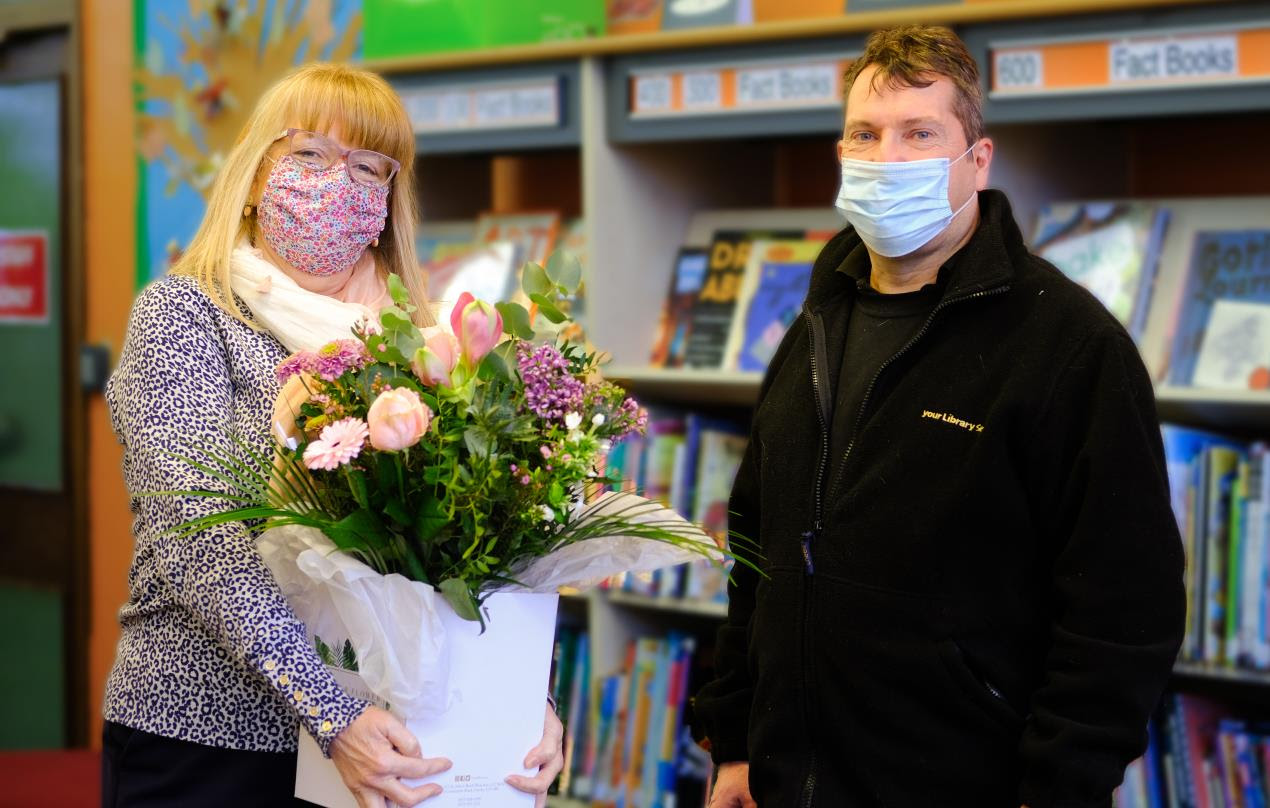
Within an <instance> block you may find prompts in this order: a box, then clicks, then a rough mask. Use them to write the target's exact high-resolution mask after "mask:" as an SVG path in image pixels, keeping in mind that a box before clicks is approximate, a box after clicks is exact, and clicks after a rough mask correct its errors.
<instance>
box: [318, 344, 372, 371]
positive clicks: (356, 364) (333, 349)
mask: <svg viewBox="0 0 1270 808" xmlns="http://www.w3.org/2000/svg"><path fill="white" fill-rule="evenodd" d="M368 364H370V354H368V353H367V352H366V346H365V345H363V344H362V342H361V340H356V339H337V340H335V342H328V343H327V344H326V345H323V346H322V347H321V349H319V350H318V352H317V356H316V358H315V361H314V364H313V372H315V373H317V375H319V376H321V377H322V378H323V379H325V380H326V381H328V382H333V381H335V380H336V379H338V378H339V377H340V376H343V375H344V373H345V372H347V371H350V370H361V369H362V368H364V367H366V365H368Z"/></svg>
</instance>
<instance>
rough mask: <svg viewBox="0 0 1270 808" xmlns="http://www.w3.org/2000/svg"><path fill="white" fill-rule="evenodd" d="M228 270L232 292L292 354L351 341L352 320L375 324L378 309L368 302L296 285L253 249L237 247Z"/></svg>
mask: <svg viewBox="0 0 1270 808" xmlns="http://www.w3.org/2000/svg"><path fill="white" fill-rule="evenodd" d="M372 271H374V270H373V269H372ZM229 272H230V286H231V288H232V289H233V290H234V294H236V295H238V297H240V298H242V301H243V302H244V303H246V304H247V308H249V309H251V313H252V316H254V317H255V319H256V321H257V322H258V323H260V325H262V326H264V327H265V328H267V329H268V330H269V332H270V333H271V334H273V335H274V336H275V337H277V339H278V341H279V342H281V343H282V344H283V346H284V347H285V348H286V349H287V350H288V351H290V352H292V353H295V352H296V351H316V350H317V349H318V348H321V347H322V346H323V345H325V344H326V343H328V342H332V341H334V340H337V339H351V338H352V337H353V334H352V328H353V326H354V325H355V324H356V323H357V322H358V321H360V320H368V321H370V322H375V321H376V319H377V317H378V315H379V311H378V309H374V308H371V307H370V306H365V305H363V304H361V303H346V302H344V301H342V300H337V299H335V298H333V297H331V296H329V295H324V294H320V293H318V292H310V291H308V290H307V289H304V288H302V287H301V286H300V285H299V284H298V283H296V282H295V281H293V280H292V279H291V278H290V277H288V276H287V275H286V273H284V272H283V271H282V270H280V269H278V268H277V267H276V266H274V265H273V264H271V263H269V262H268V261H266V260H265V259H264V258H263V257H262V256H261V254H260V251H259V250H257V249H255V248H253V247H249V246H246V245H243V246H239V247H238V248H236V249H235V250H234V252H233V254H232V255H231V257H230V261H229Z"/></svg>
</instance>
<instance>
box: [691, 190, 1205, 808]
mask: <svg viewBox="0 0 1270 808" xmlns="http://www.w3.org/2000/svg"><path fill="white" fill-rule="evenodd" d="M979 204H980V210H981V221H980V224H979V227H978V229H977V230H976V232H975V234H974V235H973V236H972V237H971V240H970V241H969V242H968V243H967V244H966V246H965V247H964V248H963V249H962V250H961V251H960V253H959V254H958V255H957V256H955V258H954V259H953V260H952V261H950V262H949V264H948V265H946V267H945V269H944V271H943V273H942V276H941V287H942V297H941V299H940V302H939V303H938V304H937V305H936V306H935V308H934V310H933V312H932V313H931V315H930V317H929V319H928V320H927V322H926V324H925V325H924V327H922V328H921V329H920V330H919V331H918V333H917V336H916V337H915V338H914V339H913V341H911V342H910V343H909V344H908V345H907V347H906V348H905V349H903V350H901V351H900V352H899V353H898V354H896V355H895V356H894V357H892V359H891V360H890V361H889V362H888V363H887V364H885V365H884V366H883V368H882V369H881V370H880V371H879V372H878V375H877V376H876V378H875V379H874V381H873V384H872V387H871V388H870V391H869V393H868V394H867V396H866V399H865V401H864V402H863V404H862V406H861V412H860V415H859V418H858V419H857V420H856V428H855V430H854V433H853V435H852V438H851V439H850V445H849V448H848V449H847V451H846V453H845V455H843V456H840V457H829V456H828V454H829V451H828V440H827V435H826V431H827V424H830V423H832V412H831V407H832V406H833V402H834V400H835V396H834V391H833V390H832V389H831V388H832V383H833V379H832V376H831V373H830V368H831V367H832V366H833V363H834V362H835V361H836V358H837V357H839V356H841V352H842V350H843V342H844V341H845V323H844V322H843V321H844V319H845V317H844V312H845V311H847V310H848V309H847V307H848V306H849V305H850V299H849V296H850V295H852V294H854V293H855V291H854V283H853V282H852V279H851V278H850V277H848V276H847V275H846V274H845V273H843V272H838V271H837V269H838V268H839V267H840V266H842V265H843V263H844V261H846V260H847V259H848V256H850V255H851V254H852V252H853V251H856V250H860V249H862V245H861V242H860V239H859V237H858V236H857V235H856V234H855V232H854V231H853V230H852V229H851V228H847V229H846V230H844V231H843V232H842V233H840V234H838V236H836V237H835V238H834V239H833V240H832V241H831V242H830V243H829V244H828V246H827V247H826V248H825V250H824V251H823V252H822V253H821V255H820V257H819V258H818V259H817V262H816V266H815V269H814V270H813V273H812V283H811V289H810V291H809V293H808V296H807V302H806V306H805V308H804V316H803V318H802V319H801V320H799V321H798V322H796V323H795V324H794V326H793V327H792V328H791V329H790V332H789V334H788V335H787V336H786V338H785V341H784V343H783V344H782V346H781V348H780V350H779V351H778V353H777V355H776V356H775V357H774V359H773V361H772V363H771V366H770V367H769V370H768V373H767V377H766V378H765V380H764V382H763V388H762V394H761V398H760V403H759V405H758V408H757V410H756V412H755V416H754V424H753V430H752V435H751V439H750V445H749V449H748V451H747V453H746V455H745V459H744V461H743V462H742V464H741V468H740V471H739V473H738V476H737V481H736V484H735V487H734V489H733V492H732V498H731V503H730V510H731V511H732V513H733V517H732V523H731V525H730V528H731V529H732V530H733V531H736V532H737V533H739V534H741V535H743V536H746V537H749V538H751V539H754V540H756V541H758V542H759V543H760V544H761V547H762V553H763V556H764V558H763V560H762V562H761V565H760V566H761V567H762V569H763V570H764V572H765V576H764V577H760V576H758V575H756V574H754V573H752V572H750V571H748V570H747V569H745V568H744V567H742V566H739V565H738V567H737V568H736V570H735V572H734V576H735V580H734V583H733V585H732V587H731V588H730V590H729V594H730V596H731V604H730V607H729V614H728V620H727V623H726V624H725V626H724V627H723V628H722V629H721V630H720V633H719V642H718V646H717V656H716V679H715V680H714V681H713V682H711V683H710V684H708V685H707V686H706V687H705V688H704V689H703V690H702V691H701V693H700V694H699V695H698V696H697V697H696V699H695V700H694V714H695V717H696V718H695V720H696V721H697V722H698V728H699V729H700V730H703V731H704V733H705V735H706V736H707V737H708V738H709V740H710V742H711V746H712V753H713V756H714V758H715V760H716V762H719V763H724V762H728V761H748V762H749V764H750V787H751V792H752V794H753V796H754V798H755V799H756V800H757V801H758V804H759V805H760V806H761V807H762V808H784V806H798V807H799V808H809V807H810V806H820V807H821V808H841V807H843V806H891V807H892V808H909V807H910V806H912V807H913V808H917V807H918V806H920V808H931V806H949V807H954V806H966V807H967V808H971V807H972V806H973V808H997V807H998V806H999V807H1000V808H1017V807H1018V806H1019V805H1020V804H1024V803H1026V804H1027V805H1028V806H1030V808H1086V807H1092V806H1109V805H1110V802H1111V796H1110V795H1111V792H1112V790H1113V789H1114V788H1115V786H1116V785H1118V784H1119V783H1120V781H1121V778H1122V776H1123V773H1124V768H1125V766H1126V764H1128V763H1129V762H1130V761H1131V760H1132V759H1133V758H1135V757H1136V756H1138V755H1139V754H1141V752H1142V751H1143V749H1144V748H1145V746H1146V724H1147V719H1148V717H1149V715H1150V713H1151V711H1152V709H1153V708H1154V706H1155V704H1156V702H1157V700H1158V699H1159V696H1160V693H1161V692H1162V690H1163V688H1164V685H1165V683H1166V681H1167V679H1168V677H1169V672H1170V669H1171V666H1172V663H1173V661H1174V658H1175V655H1176V653H1177V649H1178V646H1179V644H1180V643H1181V638H1182V632H1183V623H1184V615H1185V594H1184V589H1183V583H1182V581H1183V574H1182V573H1183V559H1182V547H1181V541H1180V538H1179V536H1178V530H1177V525H1176V523H1175V520H1174V517H1173V513H1172V511H1171V509H1170V506H1169V494H1168V483H1167V477H1166V473H1165V465H1164V456H1163V449H1162V446H1161V440H1160V433H1159V428H1158V424H1157V420H1156V413H1155V402H1154V397H1153V391H1152V388H1151V382H1150V380H1149V378H1148V375H1147V373H1146V371H1145V369H1144V368H1143V366H1142V362H1141V359H1140V358H1139V356H1138V352H1137V349H1136V348H1135V346H1134V344H1133V342H1132V341H1131V340H1130V338H1129V337H1128V335H1127V334H1126V333H1125V331H1124V330H1123V329H1122V328H1121V327H1120V325H1119V324H1118V323H1117V322H1116V321H1115V319H1114V318H1113V317H1112V316H1111V315H1110V314H1108V313H1107V311H1106V310H1105V309H1104V308H1103V307H1102V306H1101V305H1099V303H1098V302H1097V301H1096V300H1095V299H1094V298H1093V297H1092V296H1091V295H1089V294H1088V293H1087V292H1085V291H1084V290H1083V289H1081V288H1080V287H1079V286H1078V285H1076V284H1074V283H1072V282H1071V281H1069V280H1068V279H1067V278H1065V277H1064V276H1063V275H1062V274H1061V273H1060V272H1059V271H1058V270H1056V269H1055V268H1054V267H1053V266H1051V265H1050V264H1048V263H1046V262H1045V261H1044V260H1042V259H1040V258H1038V257H1036V256H1034V255H1031V254H1029V253H1028V252H1027V249H1026V247H1025V246H1024V244H1023V240H1022V237H1021V236H1020V234H1019V230H1018V227H1017V225H1016V224H1015V223H1014V220H1013V217H1012V214H1011V212H1010V207H1009V203H1008V202H1007V201H1006V199H1005V197H1004V195H1002V194H1000V193H999V192H995V191H985V192H983V193H981V194H980V197H979ZM855 258H856V259H858V258H859V254H858V253H857V254H856V256H855ZM847 367H848V368H849V367H850V365H849V363H848V365H847ZM833 375H836V374H833Z"/></svg>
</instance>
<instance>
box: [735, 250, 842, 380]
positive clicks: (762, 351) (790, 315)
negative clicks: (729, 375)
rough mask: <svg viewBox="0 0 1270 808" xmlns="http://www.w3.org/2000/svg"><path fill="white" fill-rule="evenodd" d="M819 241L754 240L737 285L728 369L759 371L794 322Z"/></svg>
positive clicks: (809, 278) (763, 368)
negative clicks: (742, 277)
mask: <svg viewBox="0 0 1270 808" xmlns="http://www.w3.org/2000/svg"><path fill="white" fill-rule="evenodd" d="M823 247H824V242H823V241H818V240H809V239H785V240H777V241H756V242H754V244H753V245H751V248H750V257H749V262H748V263H747V264H746V267H745V278H744V280H743V281H742V283H741V292H740V296H739V303H738V308H739V310H740V312H739V315H738V316H737V317H736V319H735V320H734V322H733V324H732V331H731V333H730V334H729V338H728V349H727V360H726V361H727V365H728V366H730V367H735V368H736V369H737V370H743V371H750V372H757V373H762V372H763V371H765V370H767V364H768V362H770V361H771V360H772V356H773V355H774V354H775V353H776V349H777V348H778V347H779V346H780V343H781V340H782V339H783V338H784V336H785V332H786V331H787V330H788V329H789V327H790V325H791V324H793V322H794V321H795V320H797V319H798V315H799V313H800V312H801V311H802V306H803V300H804V299H806V297H807V289H808V287H809V286H810V285H811V270H812V266H813V265H814V264H815V262H816V256H817V255H819V254H820V251H821V249H823Z"/></svg>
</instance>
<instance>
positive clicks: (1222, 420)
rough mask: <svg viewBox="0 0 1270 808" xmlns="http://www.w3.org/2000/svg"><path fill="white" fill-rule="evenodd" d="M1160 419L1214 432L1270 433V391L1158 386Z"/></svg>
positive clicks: (1157, 398)
mask: <svg viewBox="0 0 1270 808" xmlns="http://www.w3.org/2000/svg"><path fill="white" fill-rule="evenodd" d="M1155 400H1156V409H1158V410H1159V413H1160V420H1161V421H1165V422H1169V423H1181V424H1186V425H1188V426H1202V427H1205V428H1209V429H1214V430H1226V429H1244V430H1270V391H1264V390H1206V389H1204V388H1199V387H1160V388H1157V389H1156V393H1155Z"/></svg>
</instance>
